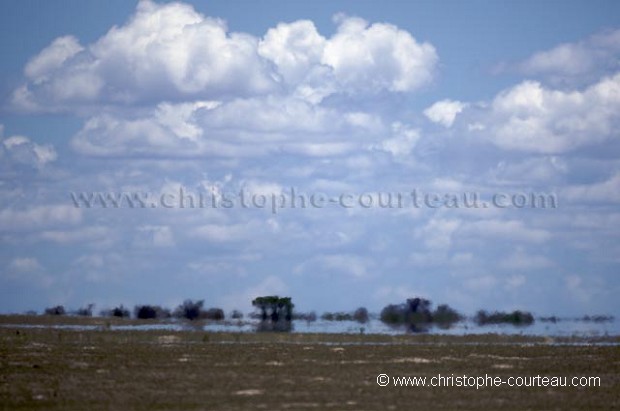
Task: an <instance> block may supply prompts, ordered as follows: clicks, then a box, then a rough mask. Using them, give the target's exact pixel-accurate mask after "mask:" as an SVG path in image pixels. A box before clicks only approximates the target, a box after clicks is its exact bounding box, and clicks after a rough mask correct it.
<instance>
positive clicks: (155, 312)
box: [134, 305, 170, 320]
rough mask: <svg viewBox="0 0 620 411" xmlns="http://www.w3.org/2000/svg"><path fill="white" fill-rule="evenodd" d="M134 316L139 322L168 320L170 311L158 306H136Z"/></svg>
mask: <svg viewBox="0 0 620 411" xmlns="http://www.w3.org/2000/svg"><path fill="white" fill-rule="evenodd" d="M134 316H135V317H136V318H138V319H141V320H152V319H157V318H170V311H169V310H167V309H165V308H162V307H160V306H158V305H137V306H135V308H134Z"/></svg>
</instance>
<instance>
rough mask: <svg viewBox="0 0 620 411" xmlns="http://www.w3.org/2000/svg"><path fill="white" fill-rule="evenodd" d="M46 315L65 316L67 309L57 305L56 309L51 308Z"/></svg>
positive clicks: (47, 309) (46, 310)
mask: <svg viewBox="0 0 620 411" xmlns="http://www.w3.org/2000/svg"><path fill="white" fill-rule="evenodd" d="M45 314H46V315H65V314H66V311H65V307H63V306H62V305H57V306H56V307H49V308H46V309H45Z"/></svg>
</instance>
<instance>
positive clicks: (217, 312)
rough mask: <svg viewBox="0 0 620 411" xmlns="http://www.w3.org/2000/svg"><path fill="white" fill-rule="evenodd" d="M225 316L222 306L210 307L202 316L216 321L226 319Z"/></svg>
mask: <svg viewBox="0 0 620 411" xmlns="http://www.w3.org/2000/svg"><path fill="white" fill-rule="evenodd" d="M224 317H225V316H224V310H222V309H221V308H209V309H208V310H206V311H204V312H203V313H202V315H201V318H204V319H206V320H214V321H221V320H223V319H224Z"/></svg>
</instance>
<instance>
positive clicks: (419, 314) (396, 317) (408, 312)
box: [380, 298, 432, 324]
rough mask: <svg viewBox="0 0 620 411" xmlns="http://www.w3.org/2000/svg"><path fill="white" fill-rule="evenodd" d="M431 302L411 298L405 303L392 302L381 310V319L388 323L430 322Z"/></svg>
mask: <svg viewBox="0 0 620 411" xmlns="http://www.w3.org/2000/svg"><path fill="white" fill-rule="evenodd" d="M430 307H431V302H430V301H429V300H426V299H424V298H410V299H408V300H407V302H405V303H404V304H399V305H394V304H390V305H388V306H386V307H384V308H383V310H381V316H380V318H381V321H383V322H384V323H387V324H428V323H431V322H432V315H431V312H430Z"/></svg>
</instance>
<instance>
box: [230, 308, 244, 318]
mask: <svg viewBox="0 0 620 411" xmlns="http://www.w3.org/2000/svg"><path fill="white" fill-rule="evenodd" d="M230 318H232V319H233V320H242V319H243V313H242V312H241V311H239V310H233V312H232V313H230Z"/></svg>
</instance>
